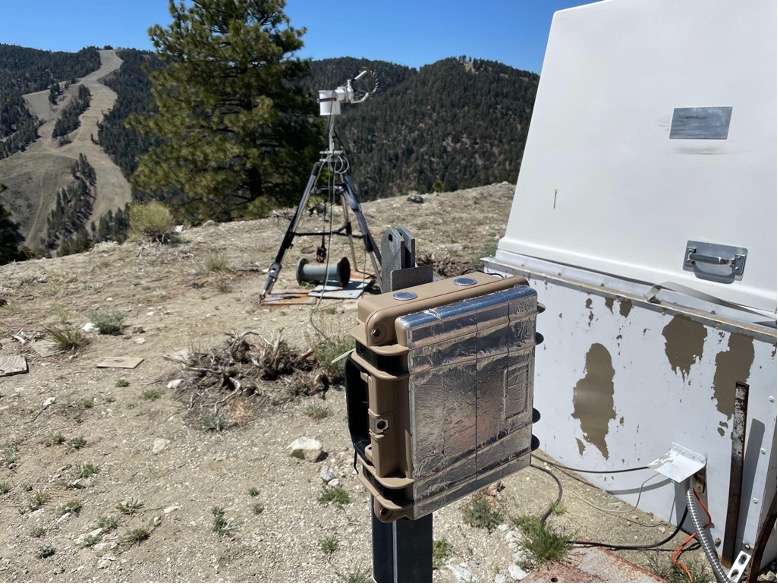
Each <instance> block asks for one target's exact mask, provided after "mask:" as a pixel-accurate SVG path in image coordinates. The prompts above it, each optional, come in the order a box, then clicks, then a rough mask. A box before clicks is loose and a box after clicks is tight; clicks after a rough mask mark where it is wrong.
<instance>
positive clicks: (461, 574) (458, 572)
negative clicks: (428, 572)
mask: <svg viewBox="0 0 778 584" xmlns="http://www.w3.org/2000/svg"><path fill="white" fill-rule="evenodd" d="M448 569H449V570H451V573H452V574H453V575H454V580H455V581H456V582H477V580H476V579H475V578H474V577H473V575H472V574H471V573H470V572H468V571H467V570H465V569H464V568H460V567H459V566H455V565H454V564H449V565H448Z"/></svg>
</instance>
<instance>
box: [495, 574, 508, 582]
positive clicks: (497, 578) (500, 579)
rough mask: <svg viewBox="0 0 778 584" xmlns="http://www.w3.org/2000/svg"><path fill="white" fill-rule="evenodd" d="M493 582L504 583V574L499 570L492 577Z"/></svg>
mask: <svg viewBox="0 0 778 584" xmlns="http://www.w3.org/2000/svg"><path fill="white" fill-rule="evenodd" d="M494 582H495V584H505V575H504V574H503V573H502V572H500V573H499V574H497V575H496V576H495V577H494Z"/></svg>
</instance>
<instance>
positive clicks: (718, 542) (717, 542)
mask: <svg viewBox="0 0 778 584" xmlns="http://www.w3.org/2000/svg"><path fill="white" fill-rule="evenodd" d="M713 543H714V545H717V546H718V545H721V538H720V537H717V538H716V539H714V540H713Z"/></svg>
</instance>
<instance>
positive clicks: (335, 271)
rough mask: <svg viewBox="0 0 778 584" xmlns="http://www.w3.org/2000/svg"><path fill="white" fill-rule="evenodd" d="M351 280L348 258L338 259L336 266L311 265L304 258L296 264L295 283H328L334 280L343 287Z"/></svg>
mask: <svg viewBox="0 0 778 584" xmlns="http://www.w3.org/2000/svg"><path fill="white" fill-rule="evenodd" d="M350 279H351V264H350V263H349V261H348V258H340V261H339V262H338V263H337V264H332V263H330V264H329V265H327V264H311V263H309V262H308V260H306V259H305V258H303V259H301V260H300V261H299V262H297V283H298V284H301V285H302V283H303V282H323V283H326V282H329V281H330V280H335V281H337V282H339V283H340V285H341V286H343V287H345V286H346V285H347V284H348V283H349V280H350Z"/></svg>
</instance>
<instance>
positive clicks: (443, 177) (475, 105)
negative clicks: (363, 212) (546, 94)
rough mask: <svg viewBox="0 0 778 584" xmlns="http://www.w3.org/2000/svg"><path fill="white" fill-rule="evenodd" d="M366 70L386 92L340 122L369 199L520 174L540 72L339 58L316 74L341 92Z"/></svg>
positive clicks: (464, 62) (484, 64)
mask: <svg viewBox="0 0 778 584" xmlns="http://www.w3.org/2000/svg"><path fill="white" fill-rule="evenodd" d="M361 68H368V69H372V70H375V71H376V73H377V75H378V78H379V82H380V86H379V91H378V92H377V93H376V94H375V96H374V97H373V98H371V99H369V100H368V101H367V102H364V103H362V104H357V105H353V106H346V107H344V113H343V115H342V116H341V117H340V118H339V119H338V120H337V125H336V128H338V134H339V136H340V138H341V139H342V141H343V144H344V145H345V147H346V148H347V149H348V151H349V152H350V154H351V160H352V163H353V169H352V175H353V177H354V182H355V184H356V186H357V189H359V191H360V193H361V195H362V197H363V198H365V199H370V198H376V197H387V196H394V195H400V194H403V193H405V192H407V191H408V190H411V189H416V190H419V191H421V192H430V191H433V190H446V191H453V190H458V189H464V188H469V187H473V186H479V185H485V184H491V183H496V182H501V181H508V182H515V181H516V178H517V177H518V171H519V163H520V162H521V157H522V155H523V153H524V144H525V142H526V139H527V130H528V129H529V122H530V118H531V116H532V106H533V103H534V101H535V93H536V91H537V86H538V80H539V77H538V75H536V74H534V73H530V72H527V71H519V70H516V69H513V68H512V67H508V66H507V65H502V64H500V63H495V62H492V61H483V60H478V59H472V60H471V59H467V58H465V57H460V58H449V59H444V60H442V61H438V62H437V63H434V64H432V65H427V66H425V67H422V68H421V69H420V70H419V71H418V72H417V71H416V70H415V69H408V68H405V67H400V66H398V65H390V64H388V63H375V62H365V61H363V62H360V61H356V60H353V59H332V60H327V61H319V62H313V63H312V71H313V75H312V79H313V81H314V83H315V84H316V86H317V87H318V88H319V89H334V87H335V86H336V85H338V84H340V83H343V82H344V81H345V80H346V79H347V78H353V77H354V76H355V75H356V74H357V73H358V72H359V70H360V69H361Z"/></svg>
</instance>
